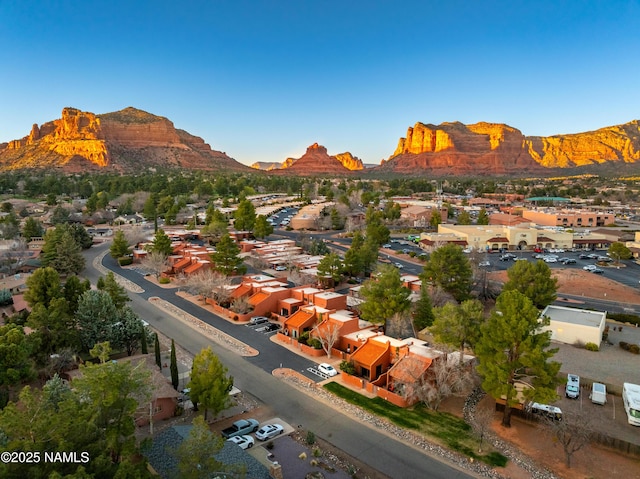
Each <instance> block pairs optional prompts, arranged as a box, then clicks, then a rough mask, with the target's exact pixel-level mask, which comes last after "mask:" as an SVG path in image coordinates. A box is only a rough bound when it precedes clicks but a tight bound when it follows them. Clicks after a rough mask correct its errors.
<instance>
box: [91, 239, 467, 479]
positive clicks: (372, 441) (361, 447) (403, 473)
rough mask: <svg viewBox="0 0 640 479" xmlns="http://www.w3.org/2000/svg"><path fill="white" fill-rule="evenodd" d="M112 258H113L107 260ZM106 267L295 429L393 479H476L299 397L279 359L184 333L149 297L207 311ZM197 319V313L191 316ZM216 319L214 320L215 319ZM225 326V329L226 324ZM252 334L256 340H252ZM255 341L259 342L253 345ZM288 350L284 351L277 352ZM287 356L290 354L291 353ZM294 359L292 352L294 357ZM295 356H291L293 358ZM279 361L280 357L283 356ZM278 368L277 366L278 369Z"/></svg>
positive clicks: (182, 339)
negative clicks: (279, 374) (247, 354)
mask: <svg viewBox="0 0 640 479" xmlns="http://www.w3.org/2000/svg"><path fill="white" fill-rule="evenodd" d="M103 248H105V246H102V247H99V248H95V249H93V248H92V249H90V250H89V251H87V252H86V256H87V260H88V261H87V264H88V265H89V267H88V268H87V271H86V277H88V278H89V279H91V280H92V282H94V283H95V280H97V278H98V276H99V274H98V273H97V272H96V271H95V270H94V269H93V268H92V267H90V265H91V262H92V260H93V258H94V257H95V256H97V254H99V253H100V252H101V251H102V250H103ZM107 258H108V257H107ZM104 265H105V266H107V267H113V268H114V270H115V272H117V273H118V274H123V276H126V277H128V278H129V279H131V280H135V281H136V282H137V283H139V284H140V285H141V286H143V288H144V289H145V292H144V293H142V294H130V297H131V299H132V301H131V306H132V308H133V309H134V310H135V311H136V313H138V314H139V315H140V317H142V318H144V319H145V320H146V321H148V322H149V323H150V324H151V326H153V327H154V328H156V329H157V330H159V331H161V332H162V333H163V334H165V335H166V336H168V337H170V338H173V339H174V340H175V341H176V343H178V344H179V345H180V346H182V347H183V348H184V349H186V350H187V351H189V352H190V353H192V354H196V353H198V352H199V351H200V350H201V349H202V348H206V347H207V346H211V348H212V349H213V351H214V352H215V353H216V354H217V355H218V356H219V358H220V359H221V360H222V362H223V363H224V364H225V365H226V367H227V368H228V369H229V373H230V374H231V375H233V377H234V382H235V384H236V385H237V386H238V387H239V388H240V389H241V390H246V391H247V392H249V393H251V394H252V395H253V396H255V397H257V398H258V399H260V400H261V401H263V402H264V403H265V404H268V405H269V406H270V407H271V408H272V409H273V410H274V412H275V413H276V414H277V415H278V416H279V417H281V418H282V419H283V420H284V421H286V422H288V423H290V424H301V425H302V426H303V427H304V428H305V429H307V430H310V431H313V432H314V433H316V434H317V435H319V436H320V437H322V438H324V439H326V440H329V441H330V442H331V443H332V444H334V445H335V446H337V447H339V448H340V449H342V450H344V451H345V452H347V453H348V454H351V455H352V456H354V457H357V458H358V459H359V460H361V461H363V462H366V463H367V464H369V465H371V466H372V467H374V468H375V469H377V470H379V471H381V472H382V473H384V474H386V475H388V476H389V477H392V478H404V479H413V478H416V479H423V478H433V479H440V478H441V479H448V478H471V477H475V476H474V475H471V474H469V473H467V472H463V471H460V470H458V469H456V468H455V467H453V466H450V465H449V464H446V463H443V462H441V460H440V458H434V457H431V456H429V455H427V454H426V453H424V452H423V451H421V450H418V449H416V448H413V447H411V446H409V445H407V444H404V443H402V442H399V441H397V440H396V439H394V438H393V437H390V436H389V435H387V434H384V433H383V432H381V431H379V430H377V429H373V428H371V427H369V426H367V425H364V424H362V423H360V422H358V421H356V420H355V419H354V418H351V417H349V416H347V415H345V414H343V413H342V412H340V411H337V410H335V409H332V408H330V407H328V406H327V405H325V404H324V403H322V402H320V401H317V400H315V399H314V398H312V397H310V396H308V395H306V394H305V393H302V392H300V391H299V390H297V389H296V388H294V387H292V386H290V385H289V384H287V383H285V382H282V381H280V380H278V379H276V378H274V377H273V376H272V375H271V374H270V373H269V372H267V371H270V370H269V369H268V368H269V367H271V368H272V369H273V368H275V367H278V366H279V361H280V360H279V359H274V358H272V357H269V356H270V353H265V351H264V350H262V351H261V354H260V355H258V356H257V357H256V358H253V359H245V358H242V357H241V356H239V355H236V354H234V353H232V352H230V351H228V350H227V349H224V348H222V347H220V346H218V345H217V344H215V343H213V342H211V341H209V340H208V339H207V338H205V337H203V336H202V335H201V334H199V333H198V332H197V331H195V330H193V329H191V328H188V327H185V326H184V325H183V324H182V323H181V322H179V321H176V320H174V319H173V318H171V317H168V316H166V315H165V314H164V313H163V312H162V311H161V310H159V309H157V308H156V307H155V306H153V305H152V304H150V303H149V302H148V301H147V298H148V297H149V296H159V297H162V298H163V299H166V300H168V301H171V302H173V303H174V304H176V305H177V306H179V307H183V306H184V309H185V310H187V311H189V312H191V310H193V308H195V310H197V311H194V312H196V313H197V316H198V317H202V316H203V314H202V313H203V312H204V311H203V310H202V309H200V308H198V307H197V306H194V305H193V304H191V303H189V302H188V301H184V300H182V302H180V301H176V300H180V299H181V298H179V297H177V296H176V295H175V294H173V292H172V291H171V290H165V289H162V288H159V287H157V286H155V285H153V284H152V283H149V282H147V281H145V280H144V279H142V277H141V276H140V274H139V273H135V272H129V271H127V270H122V269H120V268H118V267H117V266H115V263H114V262H113V261H112V260H110V259H105V261H104ZM192 314H193V313H192ZM211 316H213V315H211ZM223 323H224V324H223ZM214 324H215V327H219V328H220V329H223V327H224V326H225V325H226V326H227V327H231V328H232V331H233V333H234V335H236V336H237V337H238V339H240V340H243V339H242V336H244V335H245V334H246V335H247V336H246V337H247V338H248V339H251V341H246V342H247V343H249V344H251V345H252V346H254V347H256V346H257V349H260V346H261V345H262V343H261V342H260V340H261V339H262V340H263V341H265V343H264V345H266V344H272V343H271V342H270V341H268V340H267V339H265V337H264V336H263V335H259V333H256V332H254V331H250V328H245V327H242V326H234V325H229V324H228V323H226V321H224V320H218V321H217V322H215V323H214ZM249 333H251V335H250V336H249ZM253 339H256V341H253ZM278 349H279V350H285V348H278ZM287 352H288V351H287ZM289 353H290V352H289ZM290 354H291V353H290ZM294 356H295V357H296V358H297V359H295V358H291V364H283V366H287V367H291V366H293V368H294V369H296V370H298V371H300V370H301V369H306V364H307V363H308V361H306V360H305V359H304V358H300V357H298V356H297V355H294ZM278 357H280V356H278ZM276 363H278V364H277V366H276V365H275V364H276Z"/></svg>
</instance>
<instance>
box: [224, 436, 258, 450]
mask: <svg viewBox="0 0 640 479" xmlns="http://www.w3.org/2000/svg"><path fill="white" fill-rule="evenodd" d="M227 441H229V442H232V443H234V444H237V445H238V446H240V447H241V448H242V449H249V448H251V447H253V444H254V443H255V441H254V440H253V438H252V437H251V436H233V437H232V438H229V439H227Z"/></svg>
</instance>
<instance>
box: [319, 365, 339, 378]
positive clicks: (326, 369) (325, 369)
mask: <svg viewBox="0 0 640 479" xmlns="http://www.w3.org/2000/svg"><path fill="white" fill-rule="evenodd" d="M318 371H320V372H321V373H322V374H326V375H327V376H329V377H333V376H335V375H337V374H338V371H336V368H334V367H333V366H331V364H327V363H322V364H318Z"/></svg>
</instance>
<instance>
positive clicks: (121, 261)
mask: <svg viewBox="0 0 640 479" xmlns="http://www.w3.org/2000/svg"><path fill="white" fill-rule="evenodd" d="M131 263H133V258H129V257H128V256H123V257H122V258H118V264H119V265H120V266H128V265H130V264H131Z"/></svg>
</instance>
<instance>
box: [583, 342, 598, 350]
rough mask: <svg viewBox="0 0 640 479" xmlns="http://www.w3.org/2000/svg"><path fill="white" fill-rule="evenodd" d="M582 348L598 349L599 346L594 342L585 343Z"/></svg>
mask: <svg viewBox="0 0 640 479" xmlns="http://www.w3.org/2000/svg"><path fill="white" fill-rule="evenodd" d="M584 348H585V349H586V350H587V351H599V350H600V348H598V345H597V344H596V343H587V344H585V345H584Z"/></svg>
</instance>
